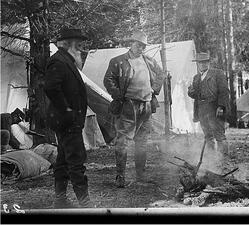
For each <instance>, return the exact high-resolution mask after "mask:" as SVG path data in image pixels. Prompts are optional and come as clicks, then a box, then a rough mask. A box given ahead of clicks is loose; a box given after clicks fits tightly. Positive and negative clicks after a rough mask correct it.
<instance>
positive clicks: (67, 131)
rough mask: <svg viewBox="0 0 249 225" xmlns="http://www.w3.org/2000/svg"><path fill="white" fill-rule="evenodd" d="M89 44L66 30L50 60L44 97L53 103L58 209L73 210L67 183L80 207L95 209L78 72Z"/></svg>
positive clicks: (49, 116) (51, 122)
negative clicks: (70, 186) (68, 197)
mask: <svg viewBox="0 0 249 225" xmlns="http://www.w3.org/2000/svg"><path fill="white" fill-rule="evenodd" d="M84 40H87V38H86V37H84V36H83V35H82V33H81V31H80V30H79V29H69V28H63V29H62V30H61V31H60V37H59V38H58V39H57V46H58V49H59V50H58V51H57V52H56V53H55V54H54V55H53V56H52V57H51V58H50V60H49V62H48V65H47V72H46V79H45V89H44V90H45V93H46V95H47V97H48V98H49V100H50V105H49V107H48V113H47V120H48V125H49V126H50V128H51V129H52V130H54V131H55V133H56V137H57V140H58V156H57V159H56V164H55V167H54V177H55V195H56V197H55V203H54V207H55V208H70V207H73V205H72V203H71V202H70V201H69V200H68V199H67V196H66V191H67V185H68V181H69V180H70V181H71V183H72V185H73V190H74V192H75V194H76V197H77V199H78V201H79V205H80V206H81V207H92V203H91V201H90V198H89V193H88V180H87V176H86V175H85V170H86V167H85V166H84V165H83V163H84V162H85V161H86V149H85V146H84V142H83V137H82V129H83V127H84V123H85V118H86V111H87V93H86V87H85V84H84V82H83V80H82V77H81V75H80V73H79V71H78V68H79V69H81V68H82V61H81V43H82V41H84Z"/></svg>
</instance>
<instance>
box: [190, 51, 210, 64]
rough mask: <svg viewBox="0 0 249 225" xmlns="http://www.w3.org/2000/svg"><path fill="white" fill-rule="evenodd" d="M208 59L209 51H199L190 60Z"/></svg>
mask: <svg viewBox="0 0 249 225" xmlns="http://www.w3.org/2000/svg"><path fill="white" fill-rule="evenodd" d="M209 60H210V55H209V53H206V52H200V53H196V57H195V59H193V60H192V61H193V62H202V61H209Z"/></svg>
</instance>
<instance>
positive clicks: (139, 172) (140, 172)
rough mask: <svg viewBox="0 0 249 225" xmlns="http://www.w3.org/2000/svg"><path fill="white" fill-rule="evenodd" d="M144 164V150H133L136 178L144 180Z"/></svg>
mask: <svg viewBox="0 0 249 225" xmlns="http://www.w3.org/2000/svg"><path fill="white" fill-rule="evenodd" d="M145 164H146V151H144V150H142V151H137V149H136V151H135V169H136V179H137V180H144V179H145V177H144V172H145Z"/></svg>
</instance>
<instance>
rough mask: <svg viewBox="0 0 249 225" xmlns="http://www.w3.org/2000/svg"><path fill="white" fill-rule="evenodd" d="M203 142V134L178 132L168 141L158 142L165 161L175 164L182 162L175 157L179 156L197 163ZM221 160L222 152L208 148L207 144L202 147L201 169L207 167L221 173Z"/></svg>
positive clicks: (194, 163) (193, 163)
mask: <svg viewBox="0 0 249 225" xmlns="http://www.w3.org/2000/svg"><path fill="white" fill-rule="evenodd" d="M203 143H204V137H203V136H200V137H198V136H193V135H191V136H190V135H188V134H180V135H176V136H175V137H173V138H172V139H171V140H170V142H169V143H166V141H164V142H161V143H160V150H161V151H162V152H163V153H164V156H165V157H164V158H165V163H168V162H167V161H170V162H174V163H176V164H183V162H182V161H180V160H178V159H175V158H174V157H175V156H176V157H179V158H181V159H184V160H186V161H187V162H188V163H190V164H192V165H197V164H198V162H199V161H200V156H201V150H202V146H203ZM222 161H223V155H222V153H220V152H218V151H217V150H215V151H214V150H210V149H208V148H207V146H206V147H205V149H204V155H203V158H202V164H201V169H207V170H210V171H212V172H214V173H221V169H222V167H221V164H222Z"/></svg>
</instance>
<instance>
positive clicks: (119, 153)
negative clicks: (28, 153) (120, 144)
mask: <svg viewBox="0 0 249 225" xmlns="http://www.w3.org/2000/svg"><path fill="white" fill-rule="evenodd" d="M115 158H116V171H117V176H116V180H115V184H116V186H117V187H118V188H124V187H125V169H126V161H127V152H126V150H125V148H120V149H119V150H116V151H115Z"/></svg>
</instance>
